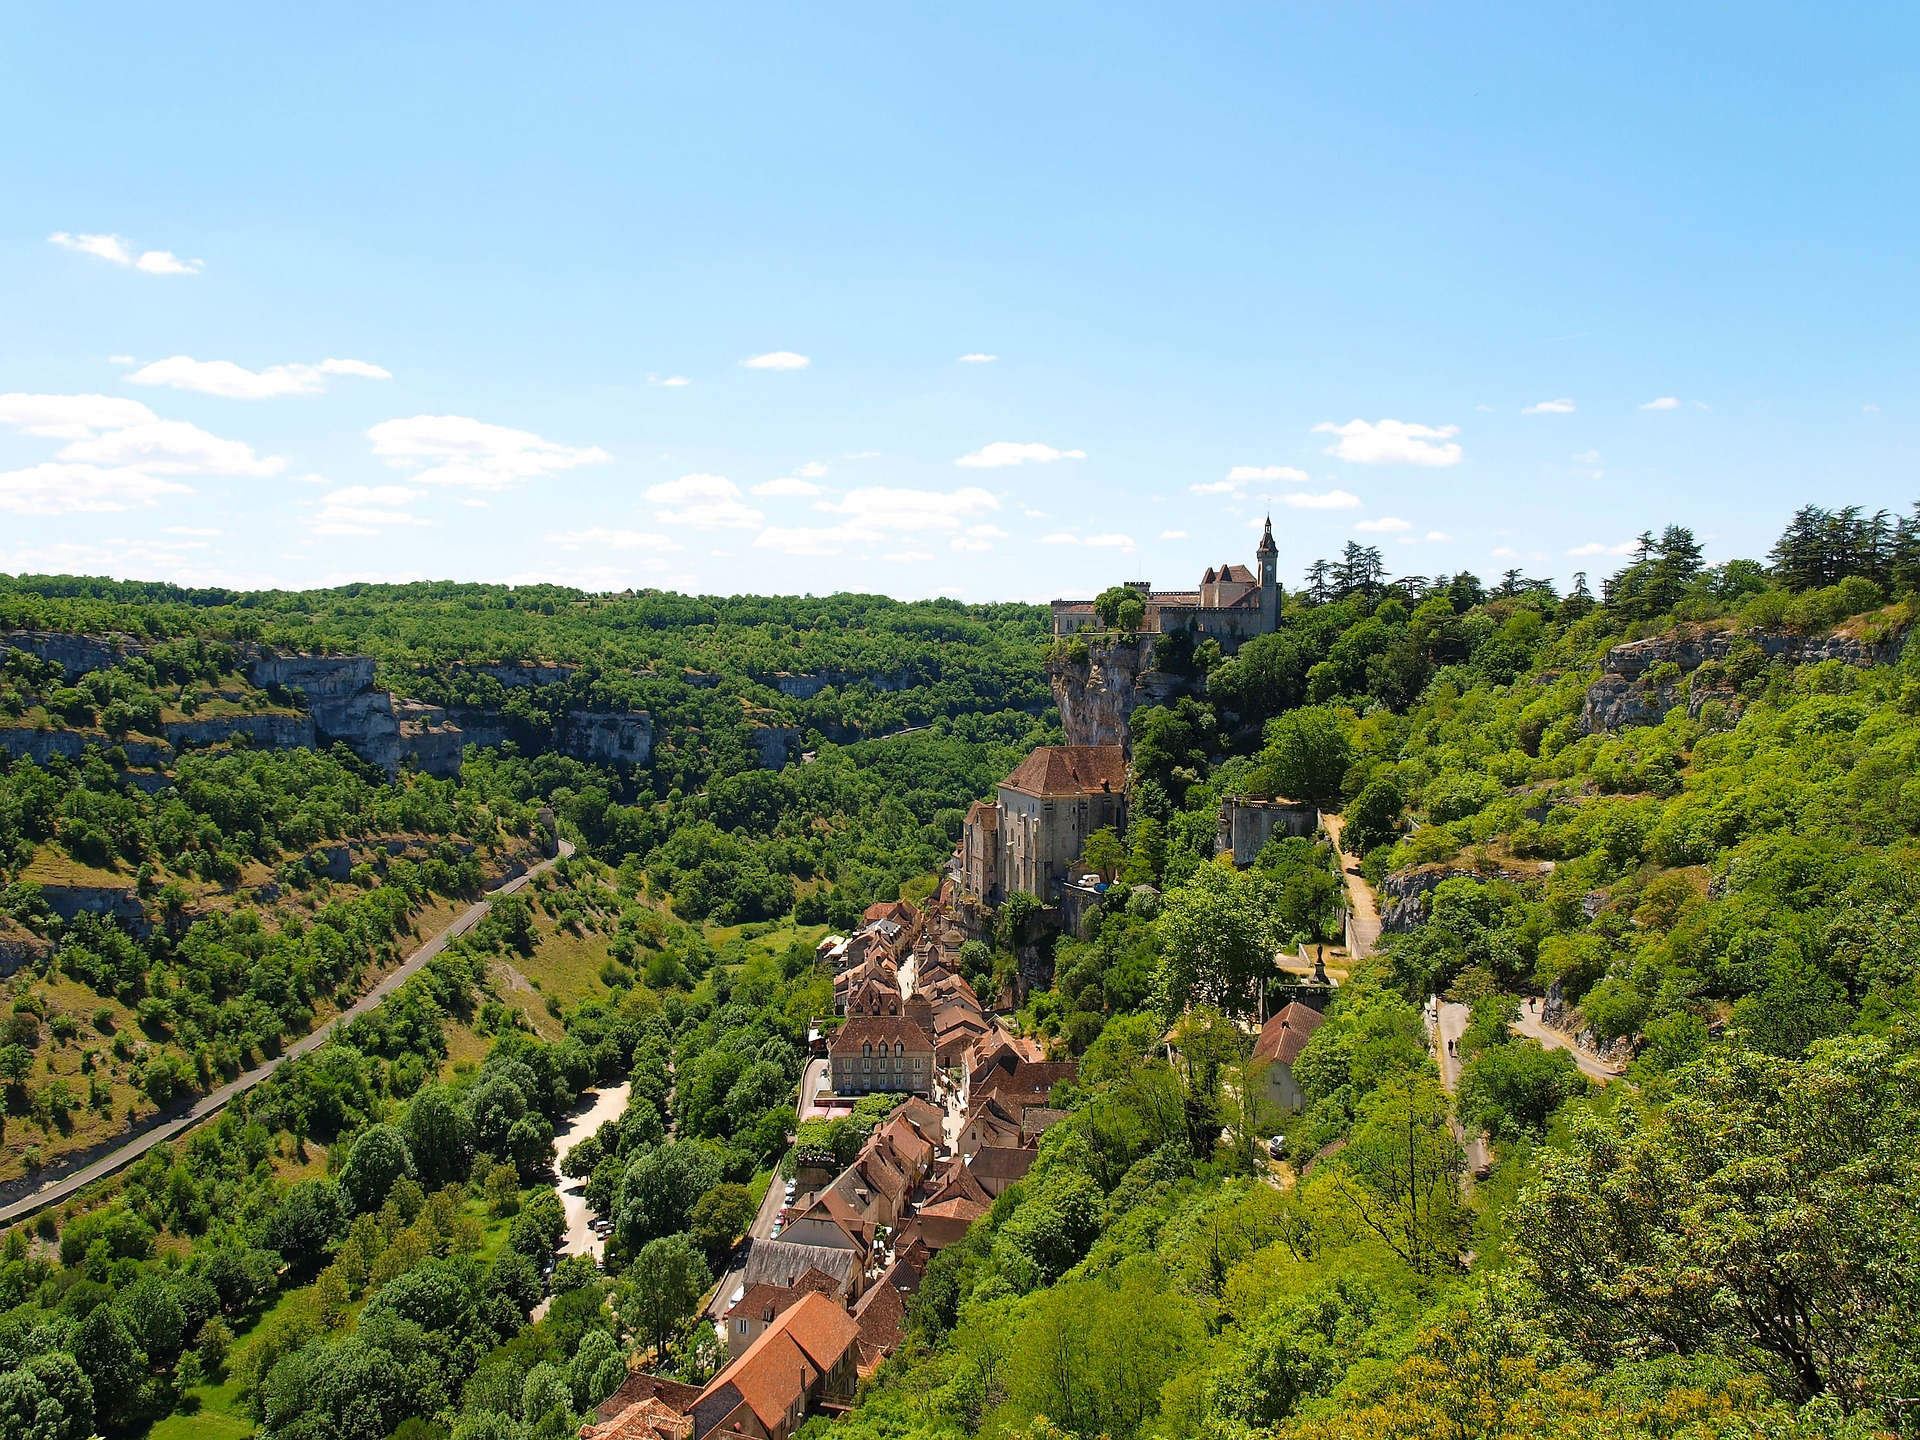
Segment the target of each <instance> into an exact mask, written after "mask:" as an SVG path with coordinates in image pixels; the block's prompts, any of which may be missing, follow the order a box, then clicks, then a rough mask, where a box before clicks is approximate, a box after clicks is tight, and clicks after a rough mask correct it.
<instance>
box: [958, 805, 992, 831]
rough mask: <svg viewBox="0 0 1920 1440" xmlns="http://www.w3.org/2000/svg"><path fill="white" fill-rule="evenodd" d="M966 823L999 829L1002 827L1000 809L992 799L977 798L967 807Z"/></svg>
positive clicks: (989, 828)
mask: <svg viewBox="0 0 1920 1440" xmlns="http://www.w3.org/2000/svg"><path fill="white" fill-rule="evenodd" d="M966 823H967V824H969V825H980V826H983V827H985V828H986V829H988V830H997V829H999V828H1000V811H999V810H998V809H997V808H996V807H995V806H994V803H993V802H992V801H991V800H976V801H974V802H973V804H971V805H970V806H968V807H967V821H966Z"/></svg>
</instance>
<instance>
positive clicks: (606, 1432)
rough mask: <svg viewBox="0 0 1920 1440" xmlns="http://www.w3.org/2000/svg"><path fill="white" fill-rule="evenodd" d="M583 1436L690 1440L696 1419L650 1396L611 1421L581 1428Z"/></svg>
mask: <svg viewBox="0 0 1920 1440" xmlns="http://www.w3.org/2000/svg"><path fill="white" fill-rule="evenodd" d="M685 1388H687V1389H692V1388H693V1387H692V1386H687V1387H685ZM695 1393H696V1394H697V1393H698V1392H697V1391H696V1392H695ZM603 1408H604V1407H603ZM596 1413H598V1412H596ZM580 1434H581V1436H582V1437H583V1440H687V1437H688V1436H690V1435H692V1434H693V1417H692V1416H691V1415H687V1414H684V1413H682V1412H681V1411H679V1410H676V1409H674V1408H673V1406H671V1405H669V1404H667V1403H666V1402H665V1401H664V1400H661V1399H659V1398H658V1397H657V1396H651V1395H650V1396H648V1397H647V1398H646V1399H644V1400H636V1401H635V1402H634V1403H633V1404H631V1405H628V1406H626V1407H625V1408H624V1409H622V1410H620V1411H619V1412H618V1413H617V1414H615V1415H614V1417H613V1418H612V1419H611V1420H603V1421H601V1422H600V1423H599V1424H597V1425H583V1426H581V1427H580Z"/></svg>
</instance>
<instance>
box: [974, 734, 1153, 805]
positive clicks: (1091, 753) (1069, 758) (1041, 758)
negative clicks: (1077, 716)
mask: <svg viewBox="0 0 1920 1440" xmlns="http://www.w3.org/2000/svg"><path fill="white" fill-rule="evenodd" d="M1000 783H1001V784H1002V785H1004V786H1006V787H1007V788H1008V789H1009V790H1018V791H1021V792H1022V793H1023V794H1027V795H1039V796H1049V795H1056V796H1064V795H1099V794H1102V793H1107V792H1111V793H1112V794H1115V795H1118V794H1120V793H1121V792H1122V791H1124V790H1125V789H1126V788H1127V756H1126V752H1125V751H1124V750H1122V749H1121V748H1120V747H1119V746H1118V745H1042V746H1041V747H1040V748H1039V749H1037V750H1035V751H1034V752H1033V753H1032V754H1031V755H1029V756H1027V758H1026V759H1024V760H1022V761H1021V762H1020V763H1019V765H1017V766H1015V767H1014V771H1013V773H1012V774H1011V775H1009V776H1008V777H1007V778H1006V779H1005V780H1002V781H1001V782H1000Z"/></svg>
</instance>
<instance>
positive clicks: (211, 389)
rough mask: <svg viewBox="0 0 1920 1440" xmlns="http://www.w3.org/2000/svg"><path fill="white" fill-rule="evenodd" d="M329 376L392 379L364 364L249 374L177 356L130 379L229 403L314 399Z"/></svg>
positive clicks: (223, 363) (274, 368)
mask: <svg viewBox="0 0 1920 1440" xmlns="http://www.w3.org/2000/svg"><path fill="white" fill-rule="evenodd" d="M329 375H358V376H361V377H363V378H365V379H368V380H391V379H392V378H393V376H392V375H391V374H390V373H389V372H388V371H386V370H383V369H381V368H380V367H379V366H378V365H370V364H368V363H367V362H366V361H365V360H322V361H321V362H320V363H319V364H318V365H269V366H267V368H266V369H264V370H248V369H245V368H243V367H242V366H239V365H236V364H234V363H233V362H232V361H231V360H195V359H193V358H192V357H191V356H188V355H175V356H173V357H171V358H170V359H166V360H155V361H154V362H153V363H152V364H151V365H143V366H141V367H140V368H139V369H138V370H136V371H134V372H133V374H131V375H129V376H128V377H127V378H128V379H129V380H131V381H132V382H133V383H134V384H136V385H170V386H172V387H173V388H174V389H176V390H198V391H200V392H201V393H202V394H203V395H221V396H224V397H226V398H227V399H230V400H265V399H269V398H271V397H272V396H275V395H311V394H313V393H314V392H315V391H319V390H324V389H326V388H327V377H328V376H329Z"/></svg>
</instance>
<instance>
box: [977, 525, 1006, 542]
mask: <svg viewBox="0 0 1920 1440" xmlns="http://www.w3.org/2000/svg"><path fill="white" fill-rule="evenodd" d="M967 534H969V535H971V536H972V537H973V538H974V539H976V540H1004V539H1006V538H1007V532H1006V531H1004V530H1002V529H1001V528H1000V527H999V526H998V525H969V526H968V527H967Z"/></svg>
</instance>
